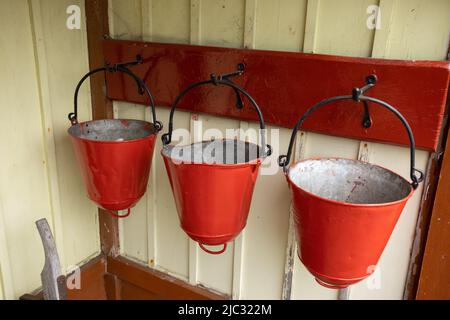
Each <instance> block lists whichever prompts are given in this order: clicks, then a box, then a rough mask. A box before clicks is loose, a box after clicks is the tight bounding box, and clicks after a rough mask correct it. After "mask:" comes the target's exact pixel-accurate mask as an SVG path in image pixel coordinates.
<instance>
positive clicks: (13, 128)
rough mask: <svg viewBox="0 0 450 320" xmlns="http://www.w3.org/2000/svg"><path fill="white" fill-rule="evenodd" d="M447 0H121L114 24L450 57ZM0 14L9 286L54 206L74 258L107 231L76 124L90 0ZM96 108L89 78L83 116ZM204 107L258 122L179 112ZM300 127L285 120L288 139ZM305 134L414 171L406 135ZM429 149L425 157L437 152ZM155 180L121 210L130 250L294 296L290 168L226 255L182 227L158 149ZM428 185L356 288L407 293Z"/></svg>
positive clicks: (23, 271) (246, 287) (142, 30)
mask: <svg viewBox="0 0 450 320" xmlns="http://www.w3.org/2000/svg"><path fill="white" fill-rule="evenodd" d="M73 4H75V5H79V6H80V8H81V13H82V25H81V30H69V29H67V28H66V19H67V17H68V14H67V13H66V8H67V7H68V6H69V5H73ZM369 4H379V5H380V6H381V10H382V28H381V29H379V30H369V29H367V28H366V24H365V21H366V19H367V17H368V14H366V9H367V6H368V5H369ZM449 9H450V2H449V1H447V0H431V1H430V0H429V1H425V0H380V1H366V0H364V1H361V0H345V1H342V0H341V1H333V0H309V1H307V0H298V1H297V0H190V1H189V0H133V1H130V0H127V1H125V0H114V1H110V27H111V32H112V34H113V36H114V37H115V38H119V39H143V40H152V41H160V42H174V43H192V44H210V45H217V46H227V47H244V46H246V47H249V48H258V49H273V50H288V51H304V52H319V53H334V54H343V55H351V56H374V57H387V58H404V59H436V60H440V59H444V58H445V54H446V48H447V43H448V30H449V24H450V22H449V19H448V12H449ZM0 17H1V19H0V30H1V32H0V60H1V61H2V64H1V65H0V88H1V89H0V92H1V96H2V99H1V101H0V147H1V149H0V299H1V298H16V297H18V296H20V295H21V294H23V293H25V292H27V291H30V290H33V289H35V288H36V287H38V286H39V283H40V280H39V272H40V270H41V267H42V264H43V250H42V248H41V244H40V239H39V237H38V234H37V232H36V229H35V226H34V221H35V220H37V219H39V218H42V217H46V218H47V219H48V220H49V222H50V224H51V226H52V229H53V231H54V232H55V236H56V239H57V244H58V249H59V252H60V254H61V258H62V262H63V264H64V266H65V267H67V266H69V265H73V264H76V263H78V262H80V261H82V260H84V259H86V258H88V257H90V256H92V255H95V254H97V253H98V251H99V240H98V222H97V214H96V212H97V210H96V208H95V207H94V205H93V204H91V203H90V202H89V201H88V200H87V198H86V196H85V191H84V188H83V185H82V182H81V178H80V176H79V173H78V169H77V167H76V164H75V162H74V155H73V152H72V149H71V146H70V141H69V139H68V136H67V134H66V129H67V127H68V125H69V123H68V121H67V120H66V119H67V118H66V115H67V113H68V112H69V111H70V110H71V108H72V95H73V90H74V87H75V84H76V82H77V81H78V79H79V78H80V77H81V76H82V75H83V74H84V73H85V72H86V71H87V70H88V63H87V48H86V27H85V25H84V17H85V16H84V1H82V0H28V1H27V0H1V1H0ZM115 113H116V116H120V117H133V118H147V117H148V113H145V112H144V108H143V107H142V106H133V105H129V104H125V103H116V104H115ZM89 117H90V106H89V94H88V85H86V86H85V87H84V88H83V89H82V92H81V95H80V119H88V118H89ZM158 117H159V118H160V119H162V120H163V121H164V122H167V119H168V110H167V109H166V108H158ZM196 121H202V122H203V128H204V129H207V128H211V127H216V128H220V129H223V130H224V129H225V128H238V127H241V128H247V127H248V126H252V127H255V124H253V123H246V122H240V121H236V120H226V119H222V118H216V117H210V116H206V115H201V116H199V117H198V119H197V120H196V118H195V117H193V115H191V114H189V113H182V112H180V113H179V114H177V117H176V118H175V125H176V127H185V128H191V127H192V126H194V125H196V124H197V122H196ZM289 133H290V132H289V130H286V129H282V130H281V148H282V151H284V150H286V147H287V139H288V135H289ZM158 147H160V145H159V146H158ZM297 147H298V148H297V149H299V152H298V155H297V157H310V156H320V155H335V156H345V157H351V158H357V157H360V158H361V157H364V158H366V159H369V160H370V161H371V162H374V163H378V164H382V165H385V166H387V167H389V168H391V169H393V170H396V171H398V172H400V173H402V174H404V175H405V176H407V170H408V169H407V168H408V152H407V150H406V149H405V148H400V147H395V146H386V145H380V144H374V143H370V144H367V146H366V144H365V143H364V142H360V141H353V140H347V139H340V138H334V137H327V136H323V135H318V134H312V133H307V134H304V135H303V137H302V138H301V139H300V140H299V143H298V145H297ZM277 153H278V150H275V154H274V155H273V157H275V156H276V155H277ZM417 157H418V159H417V161H418V167H419V168H420V169H424V168H425V166H426V164H427V159H428V153H426V152H419V153H418V155H417ZM156 183H157V187H153V186H156ZM151 185H152V187H151V188H150V189H149V191H148V192H147V194H146V197H145V198H144V199H143V200H141V201H140V203H139V204H138V206H137V207H136V208H135V209H134V210H133V213H132V216H131V217H130V218H129V219H126V220H125V221H123V222H121V226H120V228H121V232H122V235H121V248H122V252H123V254H125V255H127V256H129V257H132V258H135V259H137V260H139V261H142V262H144V263H146V264H149V265H150V266H154V267H156V268H158V269H162V270H165V271H167V272H169V273H171V274H173V275H175V276H177V277H179V278H182V279H185V280H187V281H190V282H191V283H202V284H204V285H206V286H208V287H211V288H214V289H216V290H219V291H221V292H225V293H228V294H231V295H232V296H233V297H234V298H243V299H247V298H255V299H257V298H274V299H279V298H281V297H282V295H283V279H284V273H285V264H286V249H287V245H288V230H289V211H290V209H289V207H290V204H289V198H288V195H287V193H286V191H287V187H286V183H285V181H284V178H283V176H282V175H281V174H278V175H276V176H261V177H260V178H259V179H258V183H257V186H256V190H255V194H254V197H253V203H252V208H251V212H250V218H249V221H248V225H247V227H246V229H245V232H244V233H243V235H242V236H241V237H239V239H238V240H236V241H235V243H234V245H232V246H230V249H229V250H228V251H227V253H226V254H224V255H222V256H220V257H215V256H208V255H206V254H204V253H203V252H201V251H199V250H198V249H197V246H196V245H195V243H193V242H191V241H189V240H188V238H187V237H186V236H185V235H184V233H183V232H182V231H181V229H180V228H179V226H178V218H177V214H176V211H175V207H174V203H173V198H172V193H171V190H170V187H169V184H168V180H167V177H166V173H165V169H164V168H163V165H162V162H161V159H160V155H159V152H155V162H154V165H153V170H152V179H151ZM268 190H270V192H267V191H268ZM420 193H421V190H419V192H417V193H416V195H415V196H414V198H413V199H412V200H410V202H409V204H408V207H407V209H406V210H405V212H404V214H403V216H402V218H401V220H400V222H399V224H398V226H397V228H396V230H395V232H394V234H393V237H392V239H391V241H390V243H389V246H388V248H387V249H386V251H385V253H384V255H383V258H382V261H381V264H380V265H381V269H382V282H381V284H382V286H381V289H380V290H368V289H367V287H366V285H365V284H364V283H363V284H360V285H358V286H355V287H354V288H353V290H352V294H351V298H394V299H399V298H401V297H402V292H403V286H404V280H405V277H406V272H407V267H408V260H409V251H410V248H411V243H412V239H413V234H414V228H415V221H416V217H417V212H418V206H419V202H420ZM294 262H295V263H294V272H293V281H292V298H294V299H309V298H320V299H335V298H336V296H337V293H336V291H332V290H328V289H324V288H322V287H320V286H318V285H316V284H315V282H314V280H313V279H312V277H311V276H310V275H309V274H308V273H307V272H306V271H305V269H304V268H303V266H302V265H301V264H300V263H299V261H298V259H297V258H295V259H294ZM288 287H289V285H285V288H288ZM285 295H286V294H285Z"/></svg>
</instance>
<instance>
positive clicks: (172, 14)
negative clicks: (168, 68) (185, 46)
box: [150, 0, 190, 43]
mask: <svg viewBox="0 0 450 320" xmlns="http://www.w3.org/2000/svg"><path fill="white" fill-rule="evenodd" d="M151 3H152V6H153V7H152V16H151V18H150V20H151V23H152V41H155V42H170V43H189V33H190V32H189V31H190V30H189V26H190V19H189V13H190V1H189V0H151Z"/></svg>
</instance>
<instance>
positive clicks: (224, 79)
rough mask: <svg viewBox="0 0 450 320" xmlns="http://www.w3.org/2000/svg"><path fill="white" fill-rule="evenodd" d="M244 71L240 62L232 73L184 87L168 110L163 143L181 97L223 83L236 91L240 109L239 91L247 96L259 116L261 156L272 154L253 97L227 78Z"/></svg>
mask: <svg viewBox="0 0 450 320" xmlns="http://www.w3.org/2000/svg"><path fill="white" fill-rule="evenodd" d="M243 72H244V64H242V63H240V64H238V70H237V71H235V72H232V73H228V74H223V75H218V76H216V75H215V74H211V76H210V79H209V80H204V81H199V82H194V83H192V84H191V85H189V86H188V87H187V88H186V89H184V90H183V91H182V92H181V93H180V94H179V95H178V96H177V98H176V99H175V101H174V102H173V104H172V108H171V110H170V118H169V131H168V132H167V133H165V134H163V135H162V136H161V140H162V142H163V144H164V145H167V144H169V143H170V142H171V141H172V131H173V116H174V113H175V109H176V107H177V105H178V103H179V102H180V100H181V98H183V97H184V96H185V95H186V94H187V93H188V92H189V91H191V90H192V89H194V88H196V87H200V86H204V85H209V84H213V85H215V86H218V85H223V86H227V87H230V88H232V89H233V90H234V92H235V93H236V106H237V108H238V109H241V108H242V107H243V106H244V104H243V102H242V99H241V97H240V95H239V94H240V93H242V94H243V95H244V96H246V97H247V99H248V100H249V101H250V103H251V104H252V105H253V107H254V109H255V111H256V112H257V113H258V117H259V127H260V129H261V145H262V146H263V148H264V146H265V148H266V150H263V157H268V156H270V155H271V154H272V147H271V146H270V145H269V144H266V142H265V131H266V125H265V123H264V117H263V115H262V112H261V109H260V108H259V106H258V104H257V103H256V101H255V99H253V97H252V96H251V95H250V94H249V93H248V92H247V91H245V90H244V89H243V88H241V87H240V86H238V85H237V84H235V83H234V82H232V81H231V80H230V79H229V78H231V77H235V76H240V75H241V74H242V73H243Z"/></svg>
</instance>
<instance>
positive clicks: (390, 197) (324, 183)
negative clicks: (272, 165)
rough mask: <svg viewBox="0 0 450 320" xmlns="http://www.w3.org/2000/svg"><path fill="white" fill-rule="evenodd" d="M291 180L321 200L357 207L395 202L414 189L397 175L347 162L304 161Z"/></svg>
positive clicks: (290, 176) (371, 166) (297, 165)
mask: <svg viewBox="0 0 450 320" xmlns="http://www.w3.org/2000/svg"><path fill="white" fill-rule="evenodd" d="M289 179H290V180H291V181H292V182H293V183H294V184H295V185H296V186H297V187H299V188H300V189H303V190H305V191H307V192H309V193H312V194H314V195H317V196H319V197H322V198H326V199H330V200H335V201H340V202H345V203H353V204H382V203H389V202H394V201H398V200H402V199H404V198H405V197H407V196H408V195H409V194H410V193H411V190H412V187H411V185H410V184H409V182H408V181H406V180H405V179H404V178H402V177H400V176H399V175H397V174H396V173H394V172H391V171H389V170H387V169H384V168H382V167H379V166H376V165H372V164H369V163H365V162H362V161H356V160H347V159H334V158H325V159H311V160H304V161H300V162H298V163H296V164H295V165H294V166H293V167H291V168H290V169H289Z"/></svg>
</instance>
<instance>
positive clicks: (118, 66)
mask: <svg viewBox="0 0 450 320" xmlns="http://www.w3.org/2000/svg"><path fill="white" fill-rule="evenodd" d="M141 63H142V56H141V55H140V54H138V55H136V59H135V60H131V61H125V62H119V63H114V64H111V63H109V62H106V63H105V68H106V70H107V71H108V72H117V71H120V69H128V66H135V65H138V64H141ZM135 81H136V85H137V87H138V93H139V94H140V95H141V96H142V95H144V93H145V89H144V88H143V87H142V85H141V83H140V82H139V81H137V80H136V79H135Z"/></svg>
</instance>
